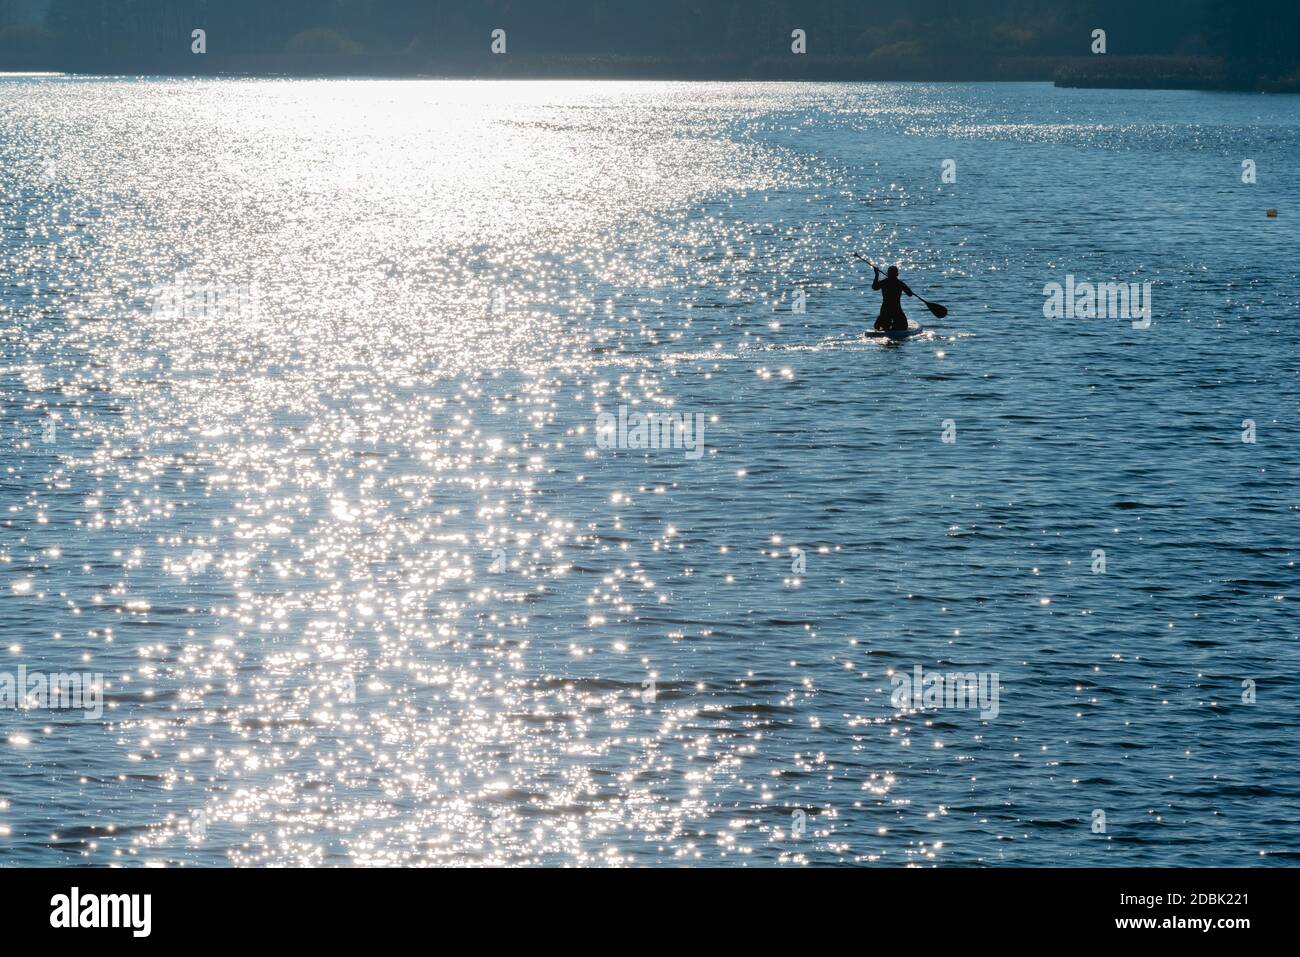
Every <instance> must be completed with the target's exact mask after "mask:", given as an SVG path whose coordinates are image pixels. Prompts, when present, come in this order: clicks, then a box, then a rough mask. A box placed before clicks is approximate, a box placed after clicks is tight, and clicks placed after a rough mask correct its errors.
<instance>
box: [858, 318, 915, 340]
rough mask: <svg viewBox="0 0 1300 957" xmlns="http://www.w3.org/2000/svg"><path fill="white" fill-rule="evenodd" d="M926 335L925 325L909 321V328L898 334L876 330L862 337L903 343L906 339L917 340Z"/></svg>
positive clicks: (870, 330)
mask: <svg viewBox="0 0 1300 957" xmlns="http://www.w3.org/2000/svg"><path fill="white" fill-rule="evenodd" d="M924 333H925V327H924V326H923V325H921V324H920V323H919V322H913V321H911V320H909V321H908V323H907V328H906V329H899V330H898V331H897V332H877V331H876V330H874V329H868V330H867V331H866V332H864V333H863V334H862V335H863V336H865V337H866V338H868V339H880V340H882V341H884V342H903V341H904V340H906V339H915V338H916V337H917V336H919V335H923V334H924Z"/></svg>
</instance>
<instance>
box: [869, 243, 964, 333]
mask: <svg viewBox="0 0 1300 957" xmlns="http://www.w3.org/2000/svg"><path fill="white" fill-rule="evenodd" d="M853 255H854V256H856V257H857V258H858V259H861V260H862V261H863V262H864V263H866V264H867V265H868V266H870V267H871V268H872V269H876V264H875V263H873V262H872V261H871V260H870V259H868V258H867V257H866V256H864V255H862V253H854V254H853ZM876 272H880V270H879V269H876ZM912 295H914V296H915V295H916V294H915V293H913V294H912ZM916 298H917V299H921V297H920V296H916ZM921 302H923V303H925V306H926V308H927V309H929V310H930V312H931V313H933V314H934V318H936V319H947V318H948V307H947V306H941V305H939V304H938V303H937V302H926V301H925V300H924V299H921Z"/></svg>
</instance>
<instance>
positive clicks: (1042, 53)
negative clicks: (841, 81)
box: [0, 0, 1300, 86]
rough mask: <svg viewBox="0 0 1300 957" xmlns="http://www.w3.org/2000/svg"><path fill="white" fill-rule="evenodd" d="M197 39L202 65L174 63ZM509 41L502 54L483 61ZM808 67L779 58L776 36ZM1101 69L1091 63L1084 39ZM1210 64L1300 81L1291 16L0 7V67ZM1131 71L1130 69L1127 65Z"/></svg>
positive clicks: (911, 9)
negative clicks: (498, 38) (194, 36)
mask: <svg viewBox="0 0 1300 957" xmlns="http://www.w3.org/2000/svg"><path fill="white" fill-rule="evenodd" d="M195 28H202V29H204V30H206V31H207V43H208V53H207V54H206V55H205V56H202V57H199V56H195V55H193V54H192V53H191V51H190V44H191V39H190V36H191V31H192V30H194V29H195ZM495 28H503V29H505V30H506V31H507V44H508V53H507V55H506V56H505V57H493V56H492V55H491V54H490V53H489V34H490V32H491V31H492V30H493V29H495ZM795 28H799V29H803V30H805V31H807V35H808V53H807V56H805V57H795V56H794V55H793V54H792V53H791V48H790V45H791V36H790V34H791V31H792V30H793V29H795ZM1096 28H1101V29H1104V30H1106V32H1107V43H1108V57H1106V58H1095V57H1094V58H1092V59H1091V61H1089V57H1090V56H1091V51H1090V45H1091V42H1092V38H1091V33H1092V30H1093V29H1096ZM1141 56H1145V57H1167V58H1182V59H1181V60H1173V59H1170V60H1168V61H1165V62H1171V63H1172V62H1186V63H1189V64H1191V63H1196V64H1204V63H1205V62H1208V58H1218V62H1220V63H1221V64H1222V68H1221V73H1222V76H1223V77H1224V78H1225V79H1226V78H1229V77H1230V78H1231V79H1232V81H1233V82H1234V83H1236V84H1237V85H1244V86H1249V85H1255V84H1257V83H1258V82H1259V81H1260V79H1261V78H1271V79H1278V78H1282V77H1286V76H1288V75H1292V74H1296V73H1297V72H1300V4H1297V3H1296V0H908V2H907V3H898V2H885V0H645V2H643V3H636V2H632V0H0V69H6V68H7V69H38V68H44V69H63V70H72V71H98V70H111V71H113V72H134V73H149V72H176V71H181V72H220V71H225V70H234V71H236V72H272V73H274V72H312V71H313V70H316V69H324V70H326V71H329V70H330V69H331V68H338V69H347V68H349V66H351V67H355V68H358V69H359V70H360V71H362V72H365V71H369V70H375V71H378V72H394V73H403V72H420V73H435V74H436V73H439V72H451V73H457V74H465V75H475V74H481V75H510V71H511V70H514V71H516V72H520V71H522V72H523V73H527V72H530V71H533V72H541V73H552V74H554V73H557V72H560V73H565V72H567V73H572V74H574V75H583V74H588V73H589V74H592V75H619V74H624V75H630V74H636V73H656V72H658V73H663V74H671V75H682V76H691V75H735V76H778V75H790V76H803V75H808V76H817V75H841V74H842V75H846V76H852V75H859V74H860V75H862V76H863V77H864V78H887V77H888V76H889V75H891V74H896V75H898V76H899V78H934V79H944V78H963V77H965V76H966V75H970V76H971V78H975V77H977V76H985V77H987V78H991V79H996V78H1003V77H1006V78H1021V77H1024V78H1028V77H1031V76H1042V75H1045V76H1050V75H1051V74H1052V72H1053V71H1054V70H1055V69H1056V68H1057V67H1058V66H1059V65H1060V64H1062V63H1063V62H1070V61H1077V62H1078V63H1079V64H1080V65H1081V66H1082V67H1083V71H1084V72H1083V73H1080V74H1079V75H1081V76H1082V75H1085V74H1086V72H1087V69H1090V68H1092V66H1093V63H1094V61H1095V64H1096V65H1100V64H1101V63H1102V61H1111V60H1114V61H1119V60H1125V59H1126V58H1133V57H1141ZM1128 62H1129V63H1130V65H1131V64H1132V63H1134V62H1137V61H1135V60H1132V59H1129V60H1128Z"/></svg>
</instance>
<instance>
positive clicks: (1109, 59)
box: [0, 52, 1300, 93]
mask: <svg viewBox="0 0 1300 957" xmlns="http://www.w3.org/2000/svg"><path fill="white" fill-rule="evenodd" d="M53 71H57V72H59V73H62V74H66V75H72V76H78V75H80V76H195V77H222V76H225V77H238V78H258V77H264V78H270V79H275V78H294V77H374V78H379V79H424V78H433V77H436V78H445V79H466V80H469V79H475V80H479V79H502V80H533V79H536V80H679V81H691V80H697V81H709V80H718V81H747V80H748V81H799V80H812V81H827V82H871V83H888V82H921V83H980V82H994V83H996V82H1040V83H1049V82H1050V83H1054V84H1055V85H1056V86H1058V87H1061V88H1066V89H1114V90H1122V89H1128V90H1205V91H1221V92H1253V93H1300V73H1297V74H1293V75H1290V76H1285V77H1243V76H1240V75H1234V74H1233V72H1232V71H1231V70H1230V69H1229V66H1228V64H1227V63H1226V61H1224V60H1223V59H1221V58H1218V57H1203V56H1106V57H1005V58H992V59H990V58H985V57H953V58H950V59H949V60H948V61H946V62H945V63H943V64H942V65H936V64H935V63H934V62H933V61H932V60H928V59H911V58H906V57H891V56H871V57H848V56H820V57H818V56H806V57H801V58H799V59H798V60H797V61H793V62H792V60H791V58H785V57H758V58H744V57H739V56H728V55H720V56H696V57H666V56H615V55H603V56H602V55H577V54H569V55H564V54H552V55H544V54H542V55H539V54H523V55H513V56H509V57H492V58H487V57H482V56H465V57H440V58H430V57H427V56H419V55H413V54H374V53H362V52H358V53H306V52H299V53H283V54H243V55H226V56H216V55H212V56H207V57H204V58H202V59H200V58H197V57H193V58H183V57H177V58H171V59H170V60H168V61H164V62H155V63H153V64H151V65H150V69H148V70H144V71H141V70H139V69H138V68H136V69H133V68H132V67H131V65H130V64H127V63H123V62H120V61H117V60H114V59H104V60H99V61H92V62H82V63H79V64H76V65H75V66H74V65H71V64H60V63H57V62H50V61H48V60H40V61H34V60H32V59H30V58H27V57H17V58H15V57H3V58H0V74H3V73H40V72H53Z"/></svg>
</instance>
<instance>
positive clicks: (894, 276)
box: [889, 266, 898, 279]
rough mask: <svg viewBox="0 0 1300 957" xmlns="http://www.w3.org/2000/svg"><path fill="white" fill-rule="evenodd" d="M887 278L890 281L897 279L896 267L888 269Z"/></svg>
mask: <svg viewBox="0 0 1300 957" xmlns="http://www.w3.org/2000/svg"><path fill="white" fill-rule="evenodd" d="M889 278H890V279H897V278H898V267H897V266H890V267H889Z"/></svg>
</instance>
